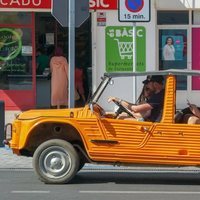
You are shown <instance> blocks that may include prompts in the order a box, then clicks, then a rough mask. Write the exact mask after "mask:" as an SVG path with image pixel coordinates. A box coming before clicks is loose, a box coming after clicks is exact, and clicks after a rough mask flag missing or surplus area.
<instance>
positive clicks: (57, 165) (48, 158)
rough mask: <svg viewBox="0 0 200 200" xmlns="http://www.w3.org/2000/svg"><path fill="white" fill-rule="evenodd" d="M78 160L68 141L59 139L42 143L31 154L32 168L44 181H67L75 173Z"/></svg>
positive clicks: (54, 182)
mask: <svg viewBox="0 0 200 200" xmlns="http://www.w3.org/2000/svg"><path fill="white" fill-rule="evenodd" d="M79 162H80V161H79V156H78V154H77V152H76V150H75V149H74V147H73V146H72V145H71V144H70V143H69V142H66V141H64V140H59V139H53V140H49V141H46V142H44V143H42V144H41V145H40V146H39V147H38V148H37V149H36V151H35V153H34V155H33V168H34V170H35V172H36V174H37V175H38V176H39V178H40V179H41V181H43V182H45V183H53V184H61V183H67V182H69V181H70V180H71V179H72V178H73V177H74V176H75V175H76V173H77V171H78V169H79Z"/></svg>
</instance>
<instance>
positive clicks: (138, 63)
mask: <svg viewBox="0 0 200 200" xmlns="http://www.w3.org/2000/svg"><path fill="white" fill-rule="evenodd" d="M145 1H146V0H144V4H145ZM149 2H150V21H149V22H120V21H119V16H118V0H90V1H89V5H90V16H91V17H90V19H89V22H88V21H87V22H86V25H85V24H83V25H82V26H81V28H80V29H83V30H81V31H80V32H78V35H79V36H78V40H79V42H77V44H78V46H77V49H80V48H82V49H84V50H85V49H87V48H88V51H83V53H82V54H83V55H82V58H80V60H81V63H84V62H85V65H86V66H87V67H86V68H87V69H86V71H85V73H87V71H88V70H90V71H91V72H92V83H91V80H90V79H89V76H87V81H88V85H90V86H87V87H88V88H90V87H92V90H93V91H94V90H95V89H96V87H97V86H98V84H99V82H100V77H101V76H102V75H103V73H104V72H129V71H153V70H163V69H171V68H173V69H199V68H200V56H199V54H200V45H199V44H200V41H199V34H200V2H199V1H195V0H188V1H184V0H168V1H166V0H151V1H149ZM0 15H1V18H0V99H1V100H3V101H5V105H6V110H7V111H9V110H10V111H13V110H27V109H30V108H40V107H41V108H44V107H49V104H50V82H49V80H47V79H46V77H45V76H44V74H37V58H36V56H37V49H38V48H45V50H46V51H48V54H49V55H51V53H52V52H51V47H52V46H62V47H63V48H64V50H65V52H66V56H67V35H66V33H67V29H65V28H62V27H61V26H59V25H58V24H57V23H56V22H55V19H53V17H52V16H51V1H50V0H15V1H13V0H2V1H0ZM138 17H140V16H138ZM85 26H86V29H85V28H83V27H85ZM89 32H91V34H89ZM86 38H87V39H86ZM169 38H170V39H171V40H172V42H173V46H174V50H173V51H174V52H173V53H172V54H173V55H172V54H171V56H169V55H168V57H167V56H166V53H165V52H166V50H164V46H165V44H166V41H167V40H168V39H169ZM84 41H86V43H87V44H84ZM81 52H82V51H81ZM168 54H169V53H168ZM86 57H87V58H88V57H89V61H88V60H86V59H85V58H86ZM144 78H145V77H138V78H135V79H130V80H128V81H126V80H123V79H122V80H120V82H119V83H118V84H119V87H118V88H117V89H116V90H112V91H109V90H108V91H106V93H105V98H107V97H108V96H110V95H114V96H119V97H121V98H123V99H127V100H128V101H135V100H136V99H137V97H138V95H139V93H140V90H141V88H142V84H141V82H142V80H143V79H144ZM199 82H200V79H199V78H194V77H188V78H187V77H179V78H178V85H177V89H178V92H177V101H178V102H179V105H178V107H180V108H182V107H185V106H186V103H187V102H186V99H187V98H189V99H190V101H191V102H193V103H196V104H198V96H199V89H200V83H199ZM124 88H126V89H124ZM88 90H89V89H88ZM88 93H90V91H88ZM104 100H105V99H104ZM102 104H104V105H103V106H104V107H106V109H107V110H110V109H111V108H110V105H109V104H107V103H105V102H103V101H102ZM45 105H46V106H45Z"/></svg>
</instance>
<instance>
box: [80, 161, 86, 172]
mask: <svg viewBox="0 0 200 200" xmlns="http://www.w3.org/2000/svg"><path fill="white" fill-rule="evenodd" d="M84 165H85V162H84V161H81V160H80V164H79V168H78V171H80V170H81V169H82V168H83V167H84Z"/></svg>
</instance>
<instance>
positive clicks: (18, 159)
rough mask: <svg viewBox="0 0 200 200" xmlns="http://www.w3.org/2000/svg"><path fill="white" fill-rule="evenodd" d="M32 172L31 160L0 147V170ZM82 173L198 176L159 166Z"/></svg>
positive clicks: (90, 166) (91, 168)
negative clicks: (149, 173)
mask: <svg viewBox="0 0 200 200" xmlns="http://www.w3.org/2000/svg"><path fill="white" fill-rule="evenodd" d="M5 169H6V170H9V169H11V170H18V169H20V170H24V169H28V170H32V169H33V167H32V158H31V157H24V156H17V155H15V154H13V153H12V150H11V149H9V148H7V147H0V170H5ZM83 170H84V171H107V170H108V171H115V172H119V171H120V172H127V171H129V172H135V173H137V172H140V173H141V172H142V173H146V172H152V173H195V174H196V173H197V174H200V169H199V168H198V167H164V168H163V167H161V166H157V167H156V166H139V165H136V166H132V167H131V166H120V167H118V166H112V165H95V164H85V166H84V167H83Z"/></svg>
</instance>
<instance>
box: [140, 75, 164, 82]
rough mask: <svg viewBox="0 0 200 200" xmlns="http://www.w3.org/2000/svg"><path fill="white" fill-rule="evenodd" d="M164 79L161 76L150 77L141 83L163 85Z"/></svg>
mask: <svg viewBox="0 0 200 200" xmlns="http://www.w3.org/2000/svg"><path fill="white" fill-rule="evenodd" d="M163 81H164V77H163V76H162V75H152V76H147V78H146V80H144V81H143V82H142V83H144V84H147V83H149V82H157V83H163Z"/></svg>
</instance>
